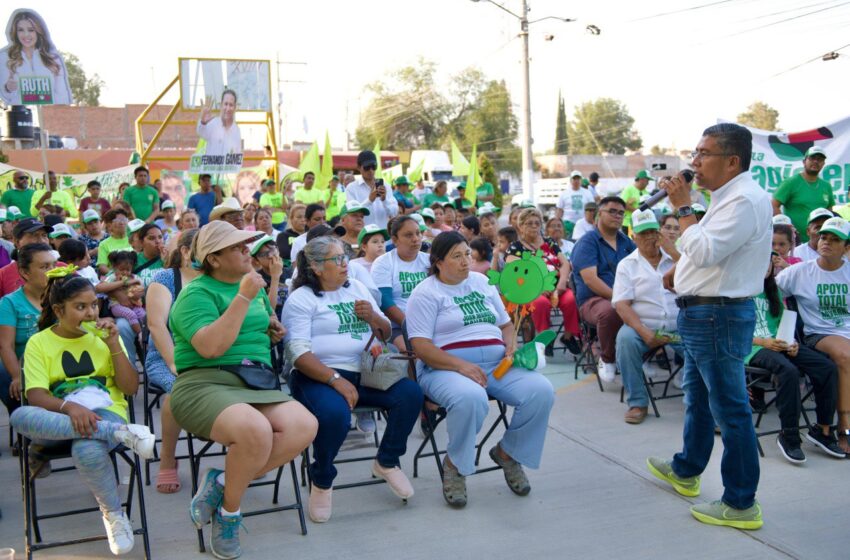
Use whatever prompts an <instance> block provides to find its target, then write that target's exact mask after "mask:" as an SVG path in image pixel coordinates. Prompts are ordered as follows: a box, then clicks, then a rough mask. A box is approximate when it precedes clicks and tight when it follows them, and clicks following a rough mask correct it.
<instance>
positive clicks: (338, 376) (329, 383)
mask: <svg viewBox="0 0 850 560" xmlns="http://www.w3.org/2000/svg"><path fill="white" fill-rule="evenodd" d="M340 377H342V376H341V375H340V374H338V373H337V372H334V374H333V375H331V378H330V379H328V381H327V383H328V385H333V384H334V383H336V380H337V379H339V378H340Z"/></svg>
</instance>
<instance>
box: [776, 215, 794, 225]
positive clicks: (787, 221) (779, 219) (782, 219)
mask: <svg viewBox="0 0 850 560" xmlns="http://www.w3.org/2000/svg"><path fill="white" fill-rule="evenodd" d="M773 225H775V226H791V225H794V224H792V223H791V218H789V217H788V216H786V215H785V214H777V215H775V216H774V217H773Z"/></svg>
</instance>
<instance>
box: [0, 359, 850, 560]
mask: <svg viewBox="0 0 850 560" xmlns="http://www.w3.org/2000/svg"><path fill="white" fill-rule="evenodd" d="M572 365H573V364H572V362H571V361H564V360H563V358H560V357H559V358H556V360H555V363H553V364H550V365H549V366H548V367H547V369H546V373H547V375H550V377H551V379H552V380H553V382H554V384H555V385H556V387H558V397H557V400H556V404H555V409H554V411H553V413H552V416H551V420H550V433H549V436H548V439H547V443H546V451H545V456H544V461H543V466H542V468H541V469H540V470H539V471H529V478H530V480H531V484H532V488H533V489H532V493H531V494H530V495H529V496H528V497H525V498H520V497H517V496H515V495H513V494H512V493H511V492H510V491H509V490H508V488H507V486H506V485H505V483H504V479H503V478H502V475H501V473H500V472H491V473H486V474H482V475H478V476H473V477H470V478H469V479H468V480H467V487H468V493H469V505H468V506H467V507H466V508H465V509H463V510H459V511H456V510H452V509H450V508H449V507H448V506H447V505H446V504H445V502H444V501H443V498H442V494H441V491H440V481H439V478H438V475H437V469H436V466H435V464H434V460H433V459H432V458H425V459H423V460H422V462H421V463H420V465H419V468H420V476H419V478H417V479H414V480H413V484H414V487H415V489H416V495H415V496H414V497H413V498H412V499H411V500H410V502H409V503H408V504H407V505H404V504H403V503H402V502H401V500H399V499H398V498H396V497H395V496H394V495H393V494H392V493H391V492H390V491H389V489H388V488H387V487H386V486H384V485H377V486H369V487H365V488H357V489H349V490H339V491H337V492H335V493H334V513H333V517H332V519H331V520H330V521H329V522H328V523H326V524H324V525H317V524H314V523H311V522H310V521H308V522H307V523H308V530H309V534H308V535H307V536H301V534H300V530H299V526H298V519H297V516H296V514H295V513H292V512H282V513H275V514H270V515H264V516H259V517H252V518H248V519H246V521H245V526H246V528H247V531H248V532H243V533H242V545H243V549H244V552H245V554H244V556H243V557H244V558H257V559H263V558H269V559H271V558H274V559H278V558H281V557H285V558H303V559H306V558H311V559H340V558H355V557H356V558H376V559H380V558H387V559H396V558H400V557H403V558H405V559H407V560H414V559H419V558H422V559H426V558H427V559H433V558H461V559H467V558H468V559H479V558H488V557H491V558H510V557H519V558H523V559H530V558H582V559H585V558H590V559H595V558H599V559H610V558H628V559H629V560H639V559H642V558H689V559H699V558H706V559H709V558H711V559H714V558H817V559H819V560H820V559H824V560H826V559H833V558H834V559H845V558H848V557H850V550H848V545H847V533H846V532H845V531H846V530H847V521H848V519H850V514H848V501H850V492H848V491H847V483H846V482H847V479H848V473H850V461H847V460H836V459H831V458H828V457H826V456H825V455H823V454H822V453H819V452H818V451H817V450H815V449H814V448H813V447H812V446H810V445H807V444H804V451H805V452H806V454H807V456H808V462H807V463H806V464H805V465H803V466H799V467H798V466H793V465H791V464H789V463H787V462H786V461H785V460H784V459H782V458H781V456H780V455H779V452H778V450H777V448H776V444H775V440H774V437H772V436H767V437H764V438H762V440H761V441H762V445H763V446H764V448H765V452H766V454H767V456H766V457H765V458H764V459H763V460H762V462H761V469H762V471H761V484H760V488H759V494H758V497H759V500H760V502H761V504H762V507H763V509H764V518H765V525H764V527H763V528H762V529H761V530H759V531H754V532H745V531H737V530H734V529H727V528H720V527H711V526H707V525H703V524H701V523H699V522H697V521H696V520H694V519H693V518H692V517H691V515H690V513H689V512H688V506H689V505H690V504H691V503H694V502H695V501H702V500H715V499H718V498H719V497H720V495H721V493H722V487H721V483H720V472H719V459H720V453H721V452H722V445H721V444H720V439H719V438H717V446H716V448H715V453H714V456H713V458H712V463H711V464H710V465H709V467H708V469H707V471H706V472H705V475H704V477H703V483H702V496H701V497H700V498H696V499H686V498H683V497H681V496H679V495H677V494H676V493H675V492H674V491H673V490H672V489H670V488H669V487H666V486H665V485H664V484H663V483H661V482H660V481H658V480H657V479H655V478H654V477H653V476H652V475H650V474H649V473H648V472H647V470H646V468H645V466H644V461H645V459H646V457H647V456H648V455H661V456H669V455H672V454H673V453H674V452H676V451H677V450H678V449H679V446H680V445H681V430H682V402H681V399H671V400H667V401H661V402H659V408H660V410H661V414H662V416H661V418H655V417H654V416H650V417H649V418H647V420H646V422H644V423H643V424H642V425H639V426H631V425H627V424H625V423H624V422H623V420H622V417H623V412H624V411H625V405H623V404H621V403H620V402H619V387H620V386H619V380H618V381H617V382H616V383H614V384H611V385H610V386H607V387H606V391H605V392H604V393H600V391H599V388H598V387H597V384H596V380H595V378H594V377H593V376H588V377H583V378H581V379H580V380H579V381H578V382H573V375H572ZM137 410H141V407H140V406H139V407H137ZM775 421H776V417H775V413H772V414H771V415H770V417H769V418H768V419H767V420H766V422H767V423H768V426H770V424H771V423H773V422H775ZM3 424H5V417H4V422H3ZM2 433H5V431H4V432H2ZM438 436H439V439H440V442H441V443H444V438H445V429H444V428H442V429H441V430H439V434H438ZM421 441H422V440H421V436H420V435H419V434H418V430H416V431H414V433H413V434H412V435H411V438H410V441H409V449H408V454H407V456H406V457H404V458H403V467H404V469H405V471H406V472H407V473H408V475H409V476H412V454H413V451H414V450H415V447H418V445H419V443H420V442H421ZM493 443H495V440H493ZM346 447H347V448H348V450H347V451H346V452H345V454H346V455H347V454H353V453H356V452H358V451H359V452H360V453H361V454H362V452H363V451H364V448H368V442H367V441H366V439H365V438H356V437H355V438H353V440H352V442H351V443H350V444H348V445H347V446H346ZM488 447H489V445H488ZM411 448H413V449H411ZM372 449H373V448H372ZM2 452H3V456H2V457H1V458H0V482H1V483H2V487H3V488H4V489H5V491H4V492H3V495H2V496H0V508H2V511H3V519H2V521H0V547H2V546H12V547H14V548H15V549H16V550H17V551H18V552H19V555H18V558H23V555H22V551H23V523H22V502H21V499H20V483H19V475H18V464H17V458H14V457H12V456H11V453H9V452H8V450H7V449H6V445H5V442H4V444H3V446H2ZM490 462H491V461H490V459H489V457H487V454H486V450H485V452H484V454H483V457H482V465H489V464H490ZM215 464H216V461H214V460H209V461H205V463H204V465H205V466H213V465H215ZM156 468H157V467H156V466H154V467H153V469H154V473H155V472H156ZM339 470H340V477H339V479H338V480H339V481H340V482H347V481H354V480H363V479H365V478H367V477H368V476H369V463H368V462H362V463H352V464H346V465H341V466H340V468H339ZM180 474H181V479H182V481H183V485H184V487H183V489H182V490H181V491H180V492H179V493H178V494H175V495H163V494H159V493H158V492H156V490H155V489H154V487H153V486H150V487H148V488H147V489H146V490H147V491H146V493H145V497H146V499H147V505H148V508H147V509H148V522H149V525H150V527H151V538H152V545H151V546H152V552H153V557H154V558H166V559H170V558H201V557H202V556H200V555H199V554H198V552H197V542H196V538H195V532H194V528H193V527H192V525H191V524H190V522H189V518H188V512H187V505H188V500H189V497H190V496H189V492H190V488H189V486H190V485H189V469H188V465H186V464H183V465H181V473H180ZM283 481H284V482H283V483H282V489H281V501H282V502H283V503H286V502H288V501H291V499H292V488H291V483H290V482H289V473H288V472H285V473H284V478H283ZM39 489H40V496H41V497H42V498H43V499H42V500H40V503H41V504H43V505H42V510H43V511H45V512H46V511H48V510H49V509H50V508H51V507H52V506H53V505H54V504H55V505H56V506H58V507H78V504H83V503H84V504H89V503H93V499H92V498H91V496H90V494H89V493H88V492H87V490H86V489H85V488H84V487H83V486H82V485H81V484H80V480H79V478H77V477H76V475H75V474H73V473H59V474H54V475H51V476H50V477H49V478H47V479H44V480H40V481H39ZM122 489H123V487H122ZM270 495H271V490H270V489H269V488H261V489H256V490H251V491H249V495H248V498H247V499H246V501H245V503H244V504H243V509H245V510H247V509H251V508H254V507H264V506H267V505H268V504H269V503H270V500H271V497H270ZM306 499H307V494H306V492H304V500H305V503H306ZM48 506H50V507H48ZM134 517H136V514H135V513H134ZM42 528H43V532H44V535H45V537H46V538H48V539H51V538H61V537H63V536H64V537H68V536H70V535H77V536H81V535H85V534H92V533H94V534H98V533H102V531H103V527H102V524H101V521H100V517H99V515H97V514H88V515H84V516H79V517H76V518H66V519H64V520H60V521H45V522H43V525H42ZM207 554H209V553H207ZM36 557H44V558H112V555H111V554H110V553H109V549H108V547H107V545H106V543H105V542H98V543H91V544H86V545H79V546H75V547H69V548H63V549H54V550H50V551H45V552H40V553H37V555H36ZM128 557H130V558H141V557H142V547H141V540H140V538H139V537H137V541H136V549H135V550H134V551H133V553H131V554H130V555H128ZM208 557H210V558H212V556H211V555H210V556H208Z"/></svg>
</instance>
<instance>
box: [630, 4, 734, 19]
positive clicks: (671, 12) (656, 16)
mask: <svg viewBox="0 0 850 560" xmlns="http://www.w3.org/2000/svg"><path fill="white" fill-rule="evenodd" d="M735 1H737V0H718V1H717V2H709V3H708V4H700V5H699V6H691V7H690V8H682V9H679V10H672V11H670V12H661V13H658V14H653V15H651V16H643V17H639V18H637V19H630V20H628V22H627V23H632V22H635V21H645V20H648V19H655V18H660V17H665V16H672V15H674V14H681V13H685V12H692V11H695V10H702V9H704V8H710V7H712V6H718V5H720V4H729V3H730V2H735Z"/></svg>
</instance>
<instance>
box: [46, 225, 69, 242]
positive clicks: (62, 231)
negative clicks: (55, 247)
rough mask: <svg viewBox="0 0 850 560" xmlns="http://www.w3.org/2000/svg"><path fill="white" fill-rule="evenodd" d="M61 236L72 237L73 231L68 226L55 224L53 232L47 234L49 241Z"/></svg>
mask: <svg viewBox="0 0 850 560" xmlns="http://www.w3.org/2000/svg"><path fill="white" fill-rule="evenodd" d="M62 236H67V237H74V230H73V229H71V226H69V225H68V224H56V225H55V226H53V231H51V232H50V233H49V234H48V237H50V239H56V238H57V237H62Z"/></svg>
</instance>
